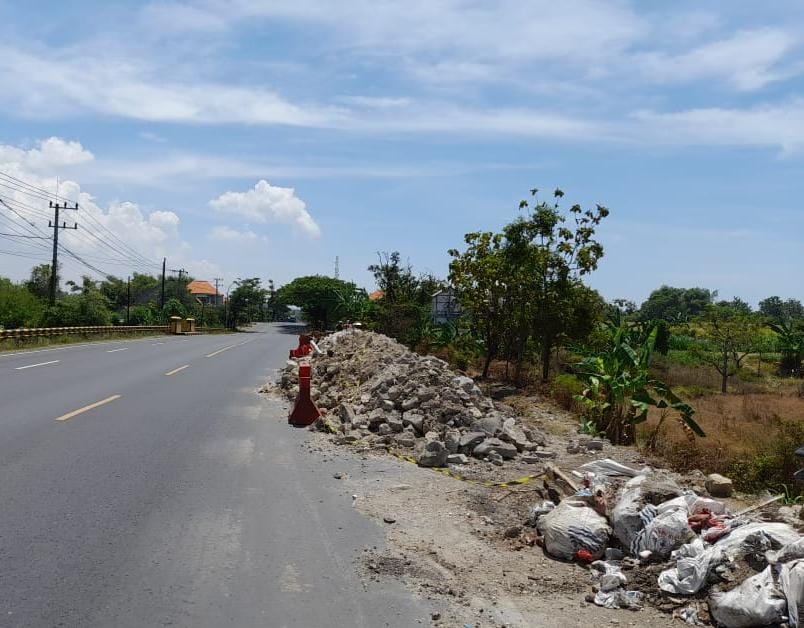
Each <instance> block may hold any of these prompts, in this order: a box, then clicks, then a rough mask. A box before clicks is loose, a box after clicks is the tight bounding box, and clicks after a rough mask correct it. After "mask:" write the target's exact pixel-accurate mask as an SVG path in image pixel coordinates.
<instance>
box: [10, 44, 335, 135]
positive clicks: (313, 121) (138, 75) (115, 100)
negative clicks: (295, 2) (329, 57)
mask: <svg viewBox="0 0 804 628" xmlns="http://www.w3.org/2000/svg"><path fill="white" fill-rule="evenodd" d="M151 74H159V72H158V71H157V69H156V68H152V67H150V66H148V65H147V64H143V63H142V62H136V61H134V60H133V59H130V58H129V59H124V60H115V59H113V58H97V57H92V58H89V57H80V56H70V55H64V54H60V53H59V52H57V51H52V53H51V54H50V55H48V57H47V58H44V57H37V56H34V55H32V54H27V53H23V52H20V51H19V50H17V49H13V48H9V47H0V89H2V91H3V92H4V97H5V98H6V100H7V101H11V100H12V99H14V100H16V104H17V105H18V106H21V107H23V108H24V111H25V113H26V115H28V116H39V117H53V116H58V115H65V114H70V113H75V112H77V111H78V112H80V111H92V112H95V113H102V114H106V115H112V116H118V117H124V118H132V119H136V120H147V121H153V122H184V123H188V122H194V123H204V124H212V123H218V124H225V123H232V122H239V123H246V124H285V125H291V126H310V127H325V126H331V125H333V124H334V123H335V122H336V121H337V120H338V118H339V117H340V116H341V112H339V111H338V110H337V109H334V108H317V107H309V108H307V107H303V106H297V105H294V104H291V103H289V102H287V101H286V100H284V99H282V98H281V97H280V96H279V95H278V94H276V93H274V92H272V91H270V90H267V89H264V88H258V87H254V88H249V87H240V86H231V85H227V84H223V83H208V82H203V81H198V82H190V83H188V82H180V81H176V82H171V81H170V80H164V79H155V78H151V76H150V75H151Z"/></svg>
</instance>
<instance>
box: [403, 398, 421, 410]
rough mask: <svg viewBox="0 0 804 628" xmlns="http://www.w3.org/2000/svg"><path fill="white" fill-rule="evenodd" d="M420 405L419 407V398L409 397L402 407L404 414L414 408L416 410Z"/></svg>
mask: <svg viewBox="0 0 804 628" xmlns="http://www.w3.org/2000/svg"><path fill="white" fill-rule="evenodd" d="M418 405H419V399H418V397H408V398H407V399H405V400H404V401H403V402H402V404H401V405H400V407H401V408H402V411H403V412H407V411H408V410H413V408H416V407H417V406H418Z"/></svg>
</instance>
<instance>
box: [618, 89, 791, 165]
mask: <svg viewBox="0 0 804 628" xmlns="http://www.w3.org/2000/svg"><path fill="white" fill-rule="evenodd" d="M634 118H635V119H636V120H637V121H638V122H639V123H641V127H639V126H638V127H637V128H636V129H631V131H630V132H633V133H636V134H638V135H639V141H643V142H644V141H646V140H651V141H659V142H663V143H669V144H679V145H725V146H762V147H778V148H781V149H783V150H784V151H786V152H792V151H797V150H801V149H802V148H804V100H802V99H797V100H792V101H789V102H786V103H783V104H765V105H759V106H756V107H751V108H746V109H738V108H732V109H726V108H720V107H708V108H700V109H688V110H683V111H676V112H668V113H663V112H655V111H641V112H638V113H637V114H635V116H634Z"/></svg>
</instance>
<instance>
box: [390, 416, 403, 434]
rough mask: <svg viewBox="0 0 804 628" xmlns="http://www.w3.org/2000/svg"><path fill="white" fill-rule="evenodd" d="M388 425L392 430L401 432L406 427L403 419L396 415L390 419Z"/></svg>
mask: <svg viewBox="0 0 804 628" xmlns="http://www.w3.org/2000/svg"><path fill="white" fill-rule="evenodd" d="M388 426H389V427H390V428H391V431H392V432H401V431H402V430H403V429H404V427H405V426H404V425H403V423H402V419H398V418H396V417H390V418H389V419H388Z"/></svg>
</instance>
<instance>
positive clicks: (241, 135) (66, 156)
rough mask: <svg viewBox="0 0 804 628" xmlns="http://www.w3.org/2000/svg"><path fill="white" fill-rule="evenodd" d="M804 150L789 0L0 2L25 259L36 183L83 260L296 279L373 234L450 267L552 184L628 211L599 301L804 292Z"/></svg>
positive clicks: (359, 252)
mask: <svg viewBox="0 0 804 628" xmlns="http://www.w3.org/2000/svg"><path fill="white" fill-rule="evenodd" d="M803 166H804V5H802V3H801V2H800V1H798V0H775V1H774V2H772V3H761V4H757V3H755V2H748V1H743V0H724V1H721V2H714V1H706V0H678V1H676V2H672V3H668V2H659V1H653V0H642V1H640V2H636V1H634V2H628V1H625V0H609V1H607V2H600V1H599V0H562V2H555V1H548V0H529V1H528V2H521V1H517V0H498V1H497V2H486V1H483V0H406V1H405V2H390V1H386V0H340V1H339V2H337V3H332V2H326V1H318V0H294V1H293V2H280V1H278V0H277V1H273V2H269V1H262V2H260V1H256V0H227V1H223V0H197V1H191V0H188V1H184V2H178V1H176V2H173V1H164V2H114V3H110V2H103V1H101V0H73V1H72V2H69V3H66V2H63V3H54V2H42V1H37V0H30V1H29V2H25V3H22V2H13V1H8V0H0V200H3V199H4V200H6V201H8V204H10V205H11V207H12V208H14V209H15V211H14V212H12V211H10V210H9V208H8V206H6V205H2V204H0V234H5V235H0V276H7V277H11V278H12V279H15V280H19V279H23V278H25V277H26V276H27V274H28V272H29V269H30V267H31V265H33V264H35V263H41V262H48V261H49V258H50V254H49V253H48V247H49V246H50V244H49V241H48V240H46V239H44V236H43V235H42V234H44V235H47V234H48V233H52V230H50V231H48V228H47V226H48V217H49V216H50V217H51V218H52V214H51V213H50V212H51V210H49V209H48V200H49V198H50V197H48V196H47V195H42V193H41V192H38V193H35V190H47V191H48V192H49V193H52V194H55V193H56V190H57V189H58V193H59V194H60V195H61V196H62V197H64V198H65V199H69V200H70V201H75V202H78V204H79V210H78V211H77V212H71V211H67V212H62V214H67V217H66V220H68V221H70V222H77V223H78V229H77V230H75V231H73V230H63V231H61V232H60V239H61V241H62V242H63V243H64V244H65V246H67V247H68V249H69V250H70V251H72V252H73V253H74V255H75V257H70V256H68V255H62V259H64V264H65V268H64V274H65V277H66V278H77V277H78V276H79V275H80V274H82V273H88V274H90V275H93V276H96V277H99V276H101V275H100V273H108V274H113V275H116V276H123V277H125V276H127V275H129V274H131V273H133V272H145V271H149V272H158V271H159V268H160V266H161V261H162V258H163V257H167V260H168V261H167V266H168V268H174V269H178V268H184V269H187V270H188V271H189V272H190V274H191V275H193V276H195V277H196V278H200V279H207V280H212V279H213V278H215V277H219V278H221V280H222V282H223V283H222V285H227V284H230V283H231V281H233V280H234V279H236V278H238V277H253V276H258V277H261V278H262V279H263V280H264V281H267V280H268V279H273V280H274V282H275V283H276V284H277V285H281V284H283V283H285V282H288V281H290V280H292V279H293V278H294V277H297V276H300V275H306V274H328V275H332V274H333V273H334V272H335V260H336V258H337V259H338V262H339V271H340V277H341V278H343V279H348V280H353V281H355V282H357V283H358V284H359V285H361V286H364V287H366V288H368V289H372V288H373V281H372V277H371V275H370V273H369V272H368V271H367V267H368V266H369V265H370V264H372V263H373V262H374V261H375V260H376V258H377V252H379V251H394V250H398V251H399V252H400V253H401V255H402V257H403V259H406V260H408V261H409V262H410V263H411V264H412V265H413V267H414V269H415V270H416V271H417V272H422V273H424V272H428V273H433V274H435V275H437V276H440V277H446V275H447V273H448V264H449V256H448V254H447V250H448V249H450V248H461V246H462V244H463V235H464V234H465V233H467V232H472V231H478V230H498V229H500V227H502V226H503V225H504V224H506V223H507V222H510V221H511V220H513V219H515V218H516V217H517V216H518V215H520V213H519V209H518V204H519V201H520V200H521V199H522V198H525V197H527V196H528V190H530V189H531V188H534V187H536V188H539V189H541V190H545V191H551V190H553V189H554V188H555V187H560V188H561V189H563V190H564V192H565V194H566V196H565V197H564V199H562V202H563V206H564V207H569V206H570V205H572V204H574V203H580V204H582V205H583V206H594V204H596V203H600V204H603V205H605V206H607V207H608V208H609V209H610V210H611V215H610V216H609V217H608V218H607V219H606V220H605V221H604V223H603V224H602V225H601V226H600V228H599V231H598V238H599V240H600V242H601V243H602V244H603V246H604V248H605V256H604V258H603V259H602V260H601V263H600V266H599V269H598V271H597V272H595V273H594V274H593V275H592V276H591V277H590V278H589V283H590V284H591V285H592V286H593V287H594V288H596V289H598V290H599V291H600V292H601V293H602V294H603V295H604V296H605V297H607V298H609V299H614V298H627V299H631V300H634V301H636V302H638V303H639V302H641V301H643V300H644V299H645V298H646V297H647V296H648V294H649V293H650V291H651V290H653V289H654V288H657V287H658V286H660V285H662V284H668V285H674V286H680V287H691V286H701V287H705V288H710V289H713V290H718V292H719V295H720V296H721V297H723V298H731V297H733V296H740V297H742V298H743V299H745V300H747V301H749V302H751V303H753V304H756V303H757V301H759V300H760V299H762V298H765V297H767V296H770V295H780V296H782V297H793V298H798V299H802V300H804V273H803V272H802V269H804V208H802V198H804V170H803V168H802V167H803ZM9 177H13V178H9ZM20 181H22V182H24V184H21V183H19V182H20ZM28 186H33V187H28ZM21 188H22V189H24V190H25V192H21V191H20V189H21ZM543 198H545V199H547V198H549V195H544V196H543ZM22 221H25V222H24V223H23V222H22ZM40 232H41V233H40ZM8 234H11V235H8ZM22 235H35V236H37V237H20V236H22Z"/></svg>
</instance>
